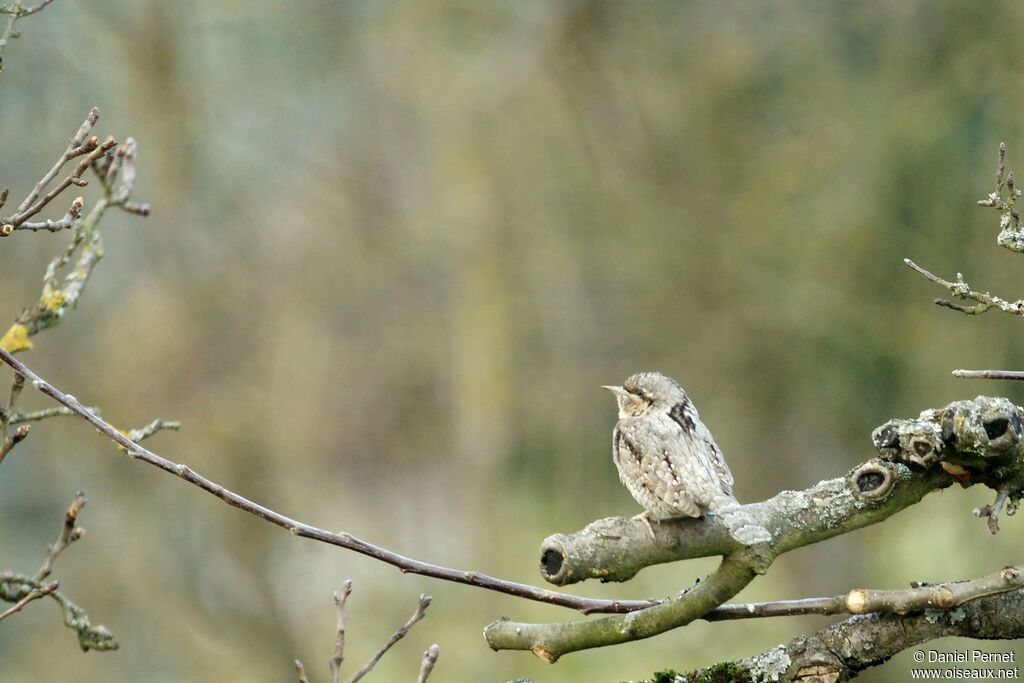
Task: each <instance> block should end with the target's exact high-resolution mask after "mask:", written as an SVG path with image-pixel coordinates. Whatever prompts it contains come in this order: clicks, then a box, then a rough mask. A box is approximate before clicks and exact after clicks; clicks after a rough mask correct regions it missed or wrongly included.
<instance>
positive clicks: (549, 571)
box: [540, 548, 565, 577]
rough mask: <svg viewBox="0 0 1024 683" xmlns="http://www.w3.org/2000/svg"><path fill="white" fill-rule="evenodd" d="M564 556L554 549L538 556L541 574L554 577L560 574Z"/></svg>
mask: <svg viewBox="0 0 1024 683" xmlns="http://www.w3.org/2000/svg"><path fill="white" fill-rule="evenodd" d="M564 561H565V555H564V554H562V553H561V552H560V551H558V550H555V549H554V548H548V549H547V550H545V551H544V552H543V554H541V556H540V565H541V574H543V575H544V576H548V577H556V576H558V575H559V574H560V573H561V572H562V564H563V562H564Z"/></svg>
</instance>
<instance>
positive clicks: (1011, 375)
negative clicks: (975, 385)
mask: <svg viewBox="0 0 1024 683" xmlns="http://www.w3.org/2000/svg"><path fill="white" fill-rule="evenodd" d="M953 376H954V377H960V378H961V379H1016V380H1024V372H1022V371H1020V370H954V371H953Z"/></svg>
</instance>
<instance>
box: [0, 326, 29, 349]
mask: <svg viewBox="0 0 1024 683" xmlns="http://www.w3.org/2000/svg"><path fill="white" fill-rule="evenodd" d="M0 348H2V349H3V350H4V351H6V352H7V353H17V352H18V351H24V350H25V349H31V348H32V341H31V340H30V339H29V338H28V328H27V327H25V326H24V325H22V324H20V323H17V324H14V325H11V328H10V329H9V330H7V332H5V333H4V336H3V337H0Z"/></svg>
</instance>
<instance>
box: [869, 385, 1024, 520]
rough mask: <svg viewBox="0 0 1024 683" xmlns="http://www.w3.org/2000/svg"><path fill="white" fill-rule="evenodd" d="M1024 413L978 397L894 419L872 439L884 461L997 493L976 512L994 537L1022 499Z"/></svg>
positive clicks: (1001, 401) (1005, 402)
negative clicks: (1005, 515) (1000, 519)
mask: <svg viewBox="0 0 1024 683" xmlns="http://www.w3.org/2000/svg"><path fill="white" fill-rule="evenodd" d="M1022 425H1024V409H1022V408H1021V407H1020V406H1018V405H1015V404H1014V403H1012V402H1010V401H1009V400H1007V399H1005V398H991V397H988V396H978V397H977V398H975V399H973V400H969V401H955V402H953V403H950V404H949V405H947V406H945V407H943V408H937V409H933V410H926V411H924V412H922V413H921V415H920V416H919V417H917V418H913V419H900V420H890V421H889V422H887V423H885V424H884V425H882V426H880V427H878V428H877V429H875V431H874V432H873V433H872V437H871V438H872V440H873V441H874V443H875V446H876V447H877V448H878V450H879V452H880V453H881V454H882V457H883V458H886V459H887V460H891V461H894V462H902V463H904V464H906V465H907V466H908V467H910V468H912V469H914V470H916V471H920V472H928V471H937V470H941V471H943V472H946V473H947V474H949V475H950V476H951V477H952V478H953V479H955V480H956V481H958V482H960V484H961V485H962V486H964V487H967V486H972V485H974V484H983V485H985V486H987V487H989V488H990V489H992V490H993V491H995V492H996V499H995V502H994V503H993V505H991V506H986V507H985V508H980V509H978V510H976V511H975V514H976V515H978V516H981V517H987V518H988V527H989V530H990V531H991V532H992V533H996V532H997V531H998V530H999V523H998V517H999V512H1000V509H1001V508H1002V507H1003V506H1004V505H1005V506H1006V510H1007V513H1008V514H1013V512H1014V511H1015V510H1016V506H1017V504H1018V502H1019V501H1020V499H1021V498H1022V497H1024V426H1022Z"/></svg>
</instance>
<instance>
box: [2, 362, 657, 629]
mask: <svg viewBox="0 0 1024 683" xmlns="http://www.w3.org/2000/svg"><path fill="white" fill-rule="evenodd" d="M0 361H3V362H4V363H6V364H7V365H9V366H10V367H12V368H14V369H15V371H16V372H20V373H22V374H24V375H25V377H26V378H27V379H28V380H30V381H31V382H32V386H33V387H34V388H35V389H37V390H38V391H40V392H42V393H43V394H45V395H47V396H49V397H50V398H52V399H54V400H55V401H57V403H59V404H61V405H63V406H64V407H66V408H67V409H68V410H70V411H71V412H73V413H75V414H76V415H79V416H81V417H82V418H84V419H85V420H86V422H88V423H89V424H91V425H92V426H93V427H95V428H96V429H97V430H99V431H100V432H101V433H102V434H103V435H105V436H106V437H107V438H109V439H111V440H112V441H113V442H114V443H116V444H118V445H119V446H121V447H122V448H123V449H124V451H125V452H126V453H127V454H128V455H129V456H130V457H132V458H134V459H137V460H141V461H142V462H145V463H147V464H150V465H152V466H154V467H157V468H159V469H161V470H163V471H164V472H168V473H169V474H173V475H174V476H176V477H179V478H181V479H183V480H184V481H187V482H188V483H190V484H192V485H193V486H196V487H198V488H200V489H202V490H204V491H206V492H207V493H209V494H211V495H213V496H215V497H217V498H219V499H220V500H222V501H223V502H225V503H227V504H228V505H231V506H233V507H236V508H238V509H240V510H243V511H245V512H248V513H249V514H251V515H254V516H256V517H259V518H260V519H262V520H265V521H267V522H270V523H271V524H274V525H276V526H279V527H282V528H284V529H287V530H288V531H290V532H291V533H293V534H294V535H296V536H299V537H302V538H309V539H313V540H316V541H319V542H321V543H328V544H330V545H336V546H338V547H341V548H345V549H347V550H353V551H355V552H358V553H361V554H363V555H367V556H369V557H372V558H374V559H377V560H380V561H381V562H385V563H387V564H390V565H392V566H394V567H397V568H398V569H399V570H401V571H402V572H406V573H411V574H420V575H423V576H430V577H433V578H435V579H441V580H443V581H451V582H453V583H461V584H465V585H470V586H476V587H478V588H485V589H487V590H492V591H496V592H499V593H504V594H506V595H513V596H515V597H520V598H524V599H527V600H535V601H538V602H544V603H548V604H552V605H560V606H562V607H569V608H572V609H576V610H579V611H581V612H625V611H629V610H631V609H639V608H641V607H648V606H650V605H653V604H658V602H659V601H657V600H633V601H623V600H602V599H596V598H586V597H580V596H576V595H571V594H569V593H558V592H556V591H552V590H548V589H545V588H539V587H537V586H531V585H528V584H523V583H516V582H513V581H504V580H501V579H496V578H494V577H491V576H488V575H486V574H481V573H479V572H475V571H468V570H461V569H452V568H449V567H442V566H439V565H434V564H430V563H428V562H423V561H420V560H416V559H413V558H410V557H406V556H404V555H400V554H399V553H396V552H393V551H390V550H387V549H386V548H382V547H380V546H377V545H374V544H372V543H368V542H367V541H364V540H362V539H359V538H357V537H355V536H353V535H352V534H350V533H347V532H338V533H334V532H330V531H327V530H325V529H320V528H318V527H315V526H312V525H309V524H304V523H302V522H300V521H297V520H295V519H291V518H290V517H287V516H285V515H283V514H281V513H279V512H276V511H274V510H271V509H270V508H267V507H264V506H263V505H260V504H259V503H256V502H253V501H251V500H249V499H248V498H245V497H244V496H241V495H239V494H237V493H235V492H234V491H231V490H230V489H227V488H225V487H224V486H222V485H220V484H218V483H216V482H214V481H212V480H210V479H207V478H206V477H204V476H202V475H201V474H199V473H198V472H196V471H195V470H193V469H191V468H190V467H188V466H186V465H183V464H179V463H175V462H172V461H170V460H168V459H166V458H164V457H162V456H159V455H157V454H156V453H154V452H153V451H151V450H149V449H147V448H145V447H144V446H142V445H140V444H138V443H136V442H134V441H132V440H131V439H129V438H128V437H127V436H125V435H124V434H123V433H121V432H120V431H119V430H118V429H116V428H115V427H113V426H112V425H110V424H109V423H108V422H106V421H105V420H103V418H101V417H100V416H99V415H97V414H96V413H95V412H93V411H91V410H89V409H88V408H87V407H86V406H85V405H83V404H82V403H81V402H80V401H79V400H78V399H77V398H75V397H74V396H71V395H69V394H65V393H64V392H62V391H60V390H59V389H57V388H56V387H54V386H53V385H51V384H50V383H49V382H47V381H46V380H44V379H43V378H41V377H40V376H39V375H37V374H36V373H35V372H33V371H32V370H31V369H29V368H28V366H26V365H25V364H24V363H22V362H21V361H19V360H18V359H17V358H15V357H14V356H12V355H11V354H10V353H8V352H7V351H6V350H5V349H4V348H2V346H0Z"/></svg>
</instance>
